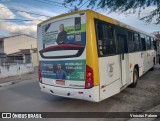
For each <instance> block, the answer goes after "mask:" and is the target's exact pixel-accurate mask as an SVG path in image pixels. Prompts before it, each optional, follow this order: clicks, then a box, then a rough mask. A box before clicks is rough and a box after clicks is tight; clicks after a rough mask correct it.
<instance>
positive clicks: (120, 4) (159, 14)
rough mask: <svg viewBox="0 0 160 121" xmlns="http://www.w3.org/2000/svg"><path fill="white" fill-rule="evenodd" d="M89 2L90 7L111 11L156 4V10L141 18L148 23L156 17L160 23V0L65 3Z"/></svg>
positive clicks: (70, 1)
mask: <svg viewBox="0 0 160 121" xmlns="http://www.w3.org/2000/svg"><path fill="white" fill-rule="evenodd" d="M83 3H86V4H87V7H88V8H91V9H96V8H102V9H105V10H108V11H109V12H116V11H118V12H121V13H122V12H123V13H124V12H126V11H127V12H128V11H129V12H131V11H133V12H135V11H136V10H137V9H138V12H139V13H140V12H141V9H145V8H146V7H149V6H154V7H155V10H153V11H151V12H150V13H149V14H148V15H146V16H145V17H143V18H141V19H140V20H143V21H145V22H146V23H150V22H152V19H153V18H156V24H160V0H65V4H75V5H77V6H79V5H83Z"/></svg>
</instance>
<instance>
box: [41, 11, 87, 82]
mask: <svg viewBox="0 0 160 121" xmlns="http://www.w3.org/2000/svg"><path fill="white" fill-rule="evenodd" d="M38 35H39V34H38ZM40 38H41V41H40V42H39V45H38V46H39V55H40V69H41V73H42V77H43V78H51V79H58V80H75V81H84V80H85V73H86V49H85V46H86V16H85V15H84V16H83V17H81V16H80V15H79V14H75V15H72V16H71V17H68V18H65V17H64V18H62V19H60V20H54V21H52V22H49V23H47V24H44V25H43V26H41V37H40ZM75 58H76V59H75Z"/></svg>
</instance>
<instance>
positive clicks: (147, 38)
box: [146, 36, 151, 50]
mask: <svg viewBox="0 0 160 121" xmlns="http://www.w3.org/2000/svg"><path fill="white" fill-rule="evenodd" d="M150 49H151V39H150V37H148V36H147V37H146V50H150Z"/></svg>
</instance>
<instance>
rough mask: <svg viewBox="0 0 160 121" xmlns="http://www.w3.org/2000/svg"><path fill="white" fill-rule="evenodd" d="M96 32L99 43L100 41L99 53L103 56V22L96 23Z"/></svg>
mask: <svg viewBox="0 0 160 121" xmlns="http://www.w3.org/2000/svg"><path fill="white" fill-rule="evenodd" d="M96 32H97V33H96V34H97V43H98V46H97V47H98V50H99V54H100V55H101V56H102V55H103V52H102V41H103V28H102V24H101V23H96Z"/></svg>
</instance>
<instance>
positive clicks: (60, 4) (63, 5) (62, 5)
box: [34, 0, 72, 9]
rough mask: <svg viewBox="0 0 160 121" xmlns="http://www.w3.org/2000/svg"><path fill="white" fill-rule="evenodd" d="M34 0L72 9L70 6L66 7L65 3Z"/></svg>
mask: <svg viewBox="0 0 160 121" xmlns="http://www.w3.org/2000/svg"><path fill="white" fill-rule="evenodd" d="M34 1H36V2H40V3H45V4H49V5H54V6H58V7H65V8H68V9H72V8H70V7H67V6H66V5H65V4H63V3H59V4H58V2H53V1H51V0H45V1H44V0H43V1H42V0H34ZM56 3H57V4H58V5H57V4H56Z"/></svg>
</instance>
